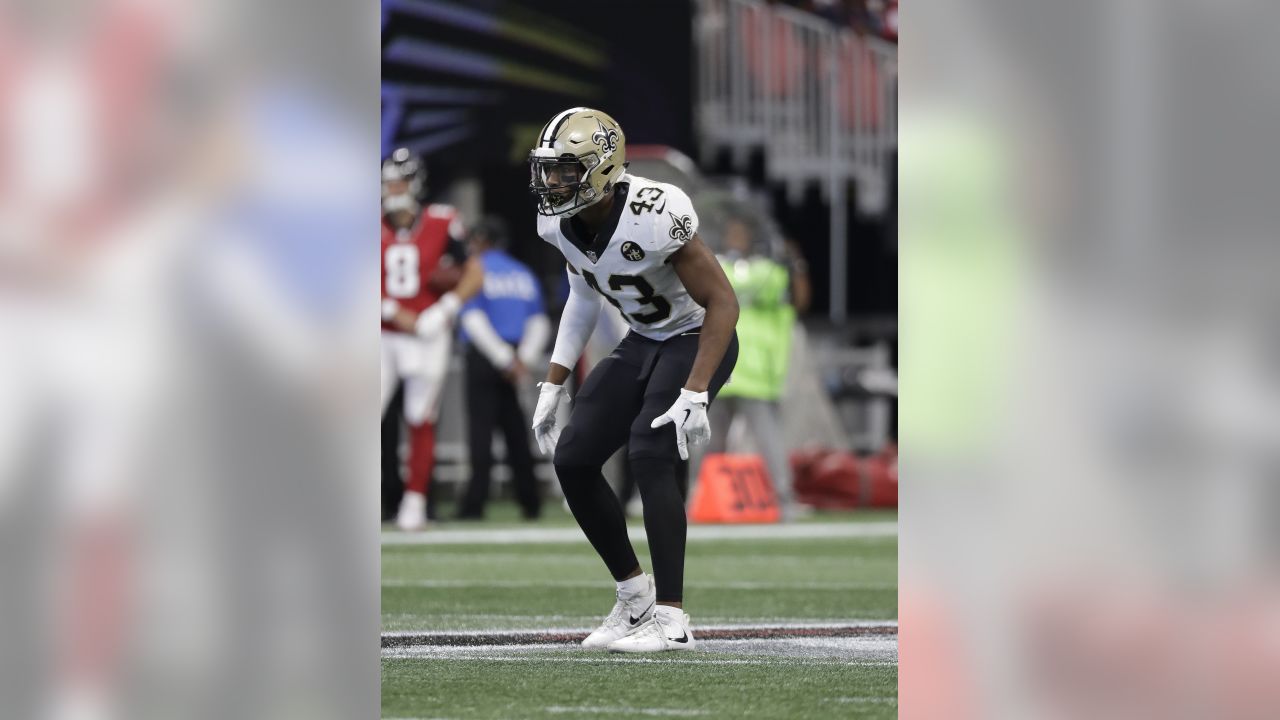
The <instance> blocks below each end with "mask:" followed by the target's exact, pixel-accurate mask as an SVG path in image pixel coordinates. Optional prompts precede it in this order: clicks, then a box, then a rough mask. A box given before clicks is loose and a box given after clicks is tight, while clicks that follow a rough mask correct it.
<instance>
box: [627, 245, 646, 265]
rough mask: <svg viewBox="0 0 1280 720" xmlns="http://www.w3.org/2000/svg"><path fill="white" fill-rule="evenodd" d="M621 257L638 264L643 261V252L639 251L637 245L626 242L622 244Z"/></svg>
mask: <svg viewBox="0 0 1280 720" xmlns="http://www.w3.org/2000/svg"><path fill="white" fill-rule="evenodd" d="M622 257H624V258H626V259H628V260H630V261H632V262H640V261H641V260H643V259H644V250H641V249H640V246H639V245H637V244H635V243H633V242H631V241H630V240H628V241H626V242H624V243H622Z"/></svg>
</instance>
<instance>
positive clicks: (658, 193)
mask: <svg viewBox="0 0 1280 720" xmlns="http://www.w3.org/2000/svg"><path fill="white" fill-rule="evenodd" d="M619 190H620V192H621V193H622V194H623V195H622V196H619V197H617V198H616V199H615V200H614V205H613V209H612V211H611V212H610V213H609V217H608V218H606V220H605V223H604V226H603V227H601V229H600V233H599V234H598V235H597V236H596V237H595V238H584V237H580V236H579V233H578V232H577V229H576V228H577V227H580V225H576V224H575V223H574V221H573V220H572V219H571V218H557V217H547V216H544V215H539V216H538V235H540V236H541V237H542V239H543V240H546V241H547V242H549V243H551V244H552V245H554V246H555V247H556V249H558V250H559V251H560V253H561V254H562V255H564V259H565V260H566V261H567V262H568V264H569V271H570V272H575V273H578V274H580V275H582V277H583V279H585V280H586V281H587V284H588V285H590V286H591V287H592V288H594V289H595V290H596V291H597V292H599V293H600V294H601V295H603V296H604V299H605V300H608V301H609V302H610V303H612V304H613V305H614V306H615V307H617V308H618V310H619V311H621V312H622V317H623V318H624V319H625V320H626V321H627V324H628V325H630V326H631V329H632V330H635V331H636V332H637V333H639V334H640V335H643V336H645V337H647V338H650V339H652V340H666V339H668V338H671V337H675V336H676V335H679V334H680V333H682V332H685V331H687V330H692V329H693V328H696V327H698V326H700V325H702V320H703V318H704V317H705V315H706V311H705V310H703V309H702V306H701V305H699V304H698V303H696V302H694V301H693V298H691V297H689V293H688V292H687V291H686V290H685V288H684V283H682V282H680V277H679V276H678V275H676V271H675V269H674V268H673V267H671V265H670V264H669V263H668V260H669V259H670V258H671V255H672V253H674V252H675V251H677V250H679V249H680V248H682V247H684V244H685V243H687V242H688V241H689V240H691V239H692V238H693V234H694V233H695V232H697V231H698V214H697V213H696V212H694V210H693V203H692V202H690V200H689V196H688V195H685V194H684V191H683V190H681V189H680V188H678V187H676V186H675V185H669V184H667V183H660V182H655V181H653V180H649V179H647V178H642V177H637V176H635V175H630V174H628V175H625V176H623V178H622V179H621V180H620V181H619ZM623 197H625V200H623Z"/></svg>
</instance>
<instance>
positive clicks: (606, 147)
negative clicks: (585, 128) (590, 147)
mask: <svg viewBox="0 0 1280 720" xmlns="http://www.w3.org/2000/svg"><path fill="white" fill-rule="evenodd" d="M596 125H597V126H598V127H599V128H600V129H599V130H596V131H595V132H594V133H592V134H591V142H593V143H595V144H597V145H599V146H600V149H601V150H603V151H604V154H605V156H606V157H607V156H609V155H612V154H613V151H614V150H617V149H618V131H617V130H614V129H613V128H607V127H605V126H604V123H603V122H601V121H599V120H596Z"/></svg>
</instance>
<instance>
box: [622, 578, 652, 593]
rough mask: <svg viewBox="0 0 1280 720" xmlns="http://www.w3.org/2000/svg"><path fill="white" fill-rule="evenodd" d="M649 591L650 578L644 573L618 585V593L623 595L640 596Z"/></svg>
mask: <svg viewBox="0 0 1280 720" xmlns="http://www.w3.org/2000/svg"><path fill="white" fill-rule="evenodd" d="M648 589H649V576H648V575H646V574H644V573H640V574H639V575H637V576H635V577H633V578H629V579H627V580H623V581H621V582H619V583H618V592H620V593H622V594H623V595H639V594H640V593H643V592H645V591H647V590H648Z"/></svg>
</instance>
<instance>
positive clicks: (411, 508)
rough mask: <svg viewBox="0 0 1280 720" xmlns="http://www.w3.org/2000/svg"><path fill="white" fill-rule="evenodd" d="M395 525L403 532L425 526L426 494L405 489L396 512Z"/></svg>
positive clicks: (424, 527)
mask: <svg viewBox="0 0 1280 720" xmlns="http://www.w3.org/2000/svg"><path fill="white" fill-rule="evenodd" d="M396 527H398V528H400V529H401V530H403V531H405V532H416V531H418V530H424V529H426V527H427V496H426V495H423V494H422V493H420V492H413V491H406V492H405V494H404V497H403V498H401V500H400V511H399V512H398V513H396Z"/></svg>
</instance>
